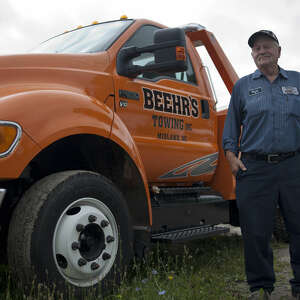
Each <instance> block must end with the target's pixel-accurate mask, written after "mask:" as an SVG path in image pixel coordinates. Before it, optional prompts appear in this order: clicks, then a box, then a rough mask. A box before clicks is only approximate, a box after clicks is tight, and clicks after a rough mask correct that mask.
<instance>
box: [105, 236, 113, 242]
mask: <svg viewBox="0 0 300 300" xmlns="http://www.w3.org/2000/svg"><path fill="white" fill-rule="evenodd" d="M114 241H115V238H114V237H113V236H111V235H109V236H108V237H107V238H106V242H107V243H111V242H114Z"/></svg>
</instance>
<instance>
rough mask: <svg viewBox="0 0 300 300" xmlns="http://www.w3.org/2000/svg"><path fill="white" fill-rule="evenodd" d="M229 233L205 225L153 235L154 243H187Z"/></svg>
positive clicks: (227, 229) (226, 230) (224, 229)
mask: <svg viewBox="0 0 300 300" xmlns="http://www.w3.org/2000/svg"><path fill="white" fill-rule="evenodd" d="M226 232H229V228H226V227H219V226H215V225H205V226H198V227H191V228H185V229H179V230H171V231H166V232H162V233H155V234H152V241H162V242H171V243H180V242H186V241H189V240H194V239H200V238H204V237H208V236H214V235H218V234H222V233H226Z"/></svg>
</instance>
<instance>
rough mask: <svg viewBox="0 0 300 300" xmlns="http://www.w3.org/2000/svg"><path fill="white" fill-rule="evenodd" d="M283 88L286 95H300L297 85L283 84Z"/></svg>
mask: <svg viewBox="0 0 300 300" xmlns="http://www.w3.org/2000/svg"><path fill="white" fill-rule="evenodd" d="M281 89H282V92H283V93H284V94H285V95H299V91H298V89H297V88H296V87H295V86H282V87H281Z"/></svg>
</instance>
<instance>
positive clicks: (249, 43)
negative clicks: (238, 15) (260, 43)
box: [248, 32, 278, 48]
mask: <svg viewBox="0 0 300 300" xmlns="http://www.w3.org/2000/svg"><path fill="white" fill-rule="evenodd" d="M259 36H265V37H268V38H269V39H271V40H273V41H275V42H277V43H278V41H276V40H275V39H274V38H273V37H272V36H270V35H269V34H267V33H264V32H255V33H253V34H252V35H251V36H250V38H249V40H248V45H249V46H250V47H251V48H253V46H254V43H255V40H256V39H257V38H258V37H259Z"/></svg>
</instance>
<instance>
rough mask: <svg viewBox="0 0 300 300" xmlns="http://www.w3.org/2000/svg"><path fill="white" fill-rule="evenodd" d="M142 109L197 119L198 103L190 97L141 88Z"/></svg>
mask: <svg viewBox="0 0 300 300" xmlns="http://www.w3.org/2000/svg"><path fill="white" fill-rule="evenodd" d="M143 96H144V109H147V110H153V111H157V112H162V113H171V114H175V115H179V116H186V117H191V116H192V117H193V118H198V117H199V103H198V100H197V99H194V98H192V97H191V96H189V97H185V96H181V95H177V94H171V93H167V92H162V91H159V90H150V89H147V88H143Z"/></svg>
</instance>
